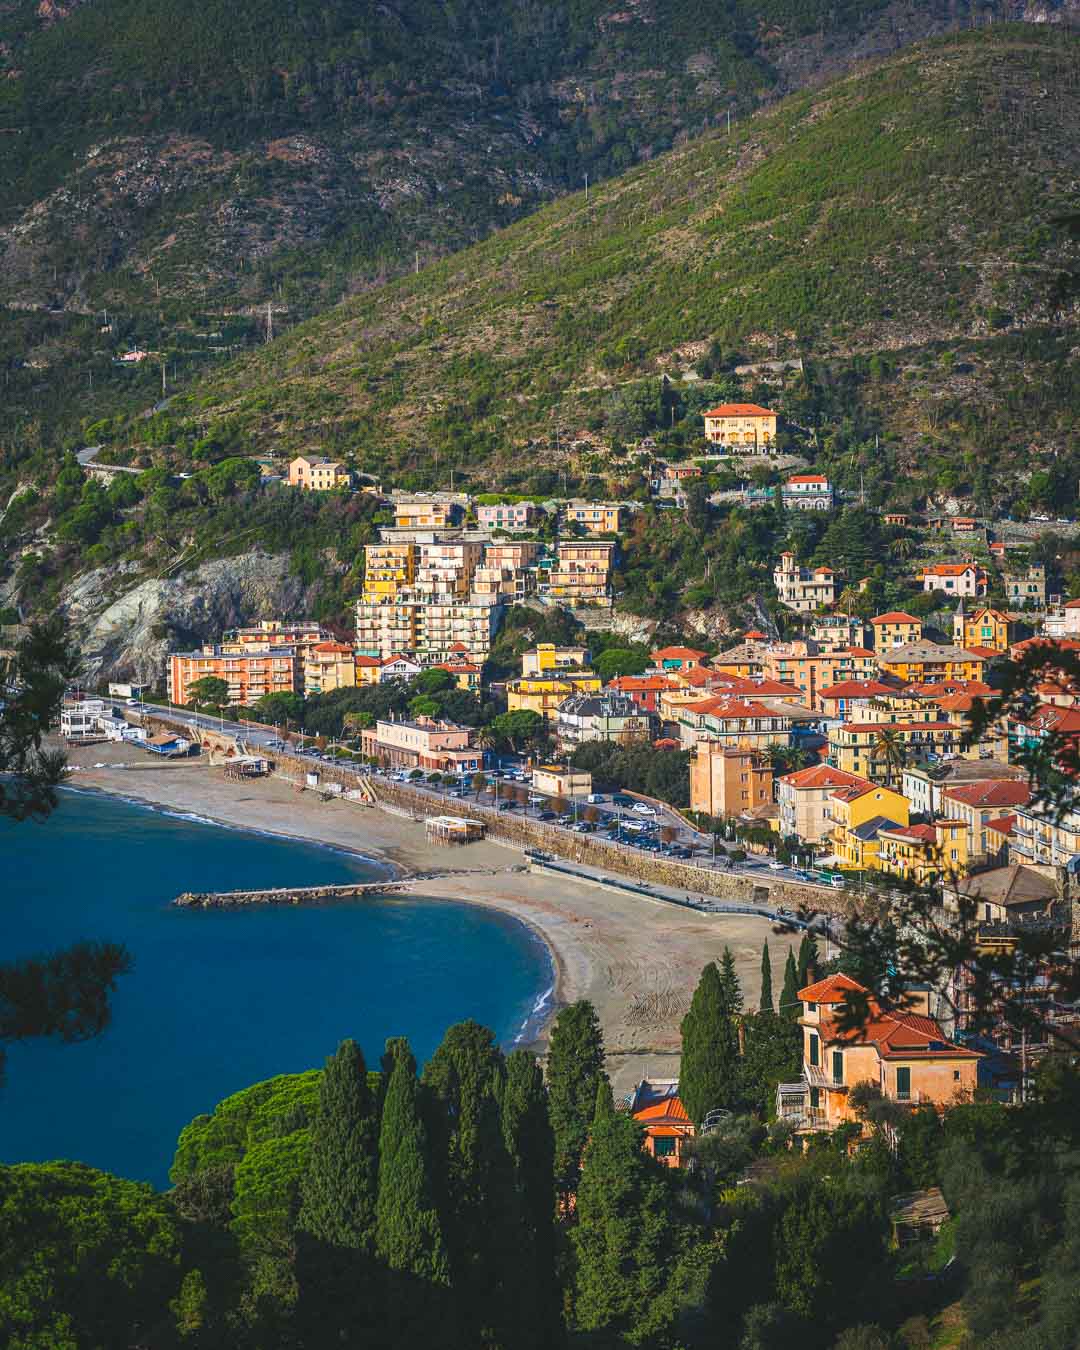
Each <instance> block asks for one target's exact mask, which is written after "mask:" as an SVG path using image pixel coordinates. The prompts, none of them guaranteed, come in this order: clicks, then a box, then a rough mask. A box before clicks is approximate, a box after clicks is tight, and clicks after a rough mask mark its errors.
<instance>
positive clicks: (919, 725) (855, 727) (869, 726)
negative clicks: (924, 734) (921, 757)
mask: <svg viewBox="0 0 1080 1350" xmlns="http://www.w3.org/2000/svg"><path fill="white" fill-rule="evenodd" d="M840 731H844V732H847V731H857V732H863V731H952V732H955V731H956V727H954V726H953V724H952V723H951V722H845V723H844V725H843V726H842V727H841V728H840Z"/></svg>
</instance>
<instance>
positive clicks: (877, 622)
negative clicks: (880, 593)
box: [870, 609, 923, 652]
mask: <svg viewBox="0 0 1080 1350" xmlns="http://www.w3.org/2000/svg"><path fill="white" fill-rule="evenodd" d="M870 626H871V628H873V630H874V650H875V651H876V652H881V651H886V650H888V648H890V647H908V646H910V645H911V644H912V643H913V642H921V641H922V633H923V626H922V620H921V619H916V618H915V616H914V615H912V614H905V613H904V612H903V610H898V609H891V610H889V612H888V614H878V615H876V616H875V617H874V618H873V619H871V620H870Z"/></svg>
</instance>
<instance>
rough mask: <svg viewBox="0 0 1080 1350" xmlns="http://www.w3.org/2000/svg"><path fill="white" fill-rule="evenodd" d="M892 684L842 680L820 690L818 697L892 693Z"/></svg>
mask: <svg viewBox="0 0 1080 1350" xmlns="http://www.w3.org/2000/svg"><path fill="white" fill-rule="evenodd" d="M895 692H896V691H895V689H894V688H893V686H892V685H891V684H882V683H881V681H880V680H841V681H840V683H839V684H830V685H829V686H828V688H826V689H819V690H818V698H820V699H834V698H873V696H874V695H875V694H892V693H895Z"/></svg>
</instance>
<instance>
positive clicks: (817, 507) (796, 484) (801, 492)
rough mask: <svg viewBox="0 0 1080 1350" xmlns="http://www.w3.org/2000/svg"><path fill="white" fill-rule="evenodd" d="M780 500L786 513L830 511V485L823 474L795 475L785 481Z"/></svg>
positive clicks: (831, 501)
mask: <svg viewBox="0 0 1080 1350" xmlns="http://www.w3.org/2000/svg"><path fill="white" fill-rule="evenodd" d="M780 500H781V501H782V502H783V504H784V508H785V509H786V510H788V511H831V510H832V508H833V501H834V494H833V488H832V484H831V483H830V482H829V480H828V479H827V478H826V477H825V475H824V474H823V473H797V474H793V475H792V476H791V477H790V478H788V479H786V480H785V482H784V485H783V487H781V489H780Z"/></svg>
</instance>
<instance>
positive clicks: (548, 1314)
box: [502, 1050, 610, 1350]
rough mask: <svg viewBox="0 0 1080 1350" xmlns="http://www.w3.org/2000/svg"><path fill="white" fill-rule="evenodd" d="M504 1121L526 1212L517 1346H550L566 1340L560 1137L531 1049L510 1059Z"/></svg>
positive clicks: (520, 1259) (519, 1244)
mask: <svg viewBox="0 0 1080 1350" xmlns="http://www.w3.org/2000/svg"><path fill="white" fill-rule="evenodd" d="M606 1082H607V1080H606V1079H602V1080H601V1083H602V1084H603V1083H606ZM609 1091H610V1089H609ZM502 1123H503V1136H504V1138H505V1140H506V1147H507V1150H508V1152H509V1154H510V1158H511V1161H512V1163H513V1167H514V1175H515V1179H516V1183H517V1191H518V1197H519V1201H520V1216H521V1232H520V1237H519V1238H518V1241H517V1242H516V1243H515V1248H516V1255H517V1265H518V1287H517V1300H518V1308H519V1320H520V1328H521V1330H520V1334H519V1336H518V1338H517V1340H516V1341H515V1345H517V1346H520V1347H521V1348H522V1350H525V1348H526V1347H529V1346H534V1347H536V1350H546V1348H547V1347H549V1346H555V1345H557V1344H559V1342H560V1341H561V1340H562V1338H563V1329H562V1319H561V1317H560V1315H559V1306H560V1298H559V1290H558V1282H557V1279H556V1275H555V1136H554V1134H553V1132H552V1129H551V1120H550V1118H549V1116H548V1102H547V1091H546V1089H545V1088H544V1075H543V1073H542V1072H541V1070H540V1065H539V1063H538V1062H537V1059H536V1056H535V1055H531V1054H530V1053H529V1052H528V1051H527V1050H515V1051H513V1053H512V1054H510V1055H509V1056H508V1057H507V1060H506V1083H505V1086H504V1088H503V1099H502Z"/></svg>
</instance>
